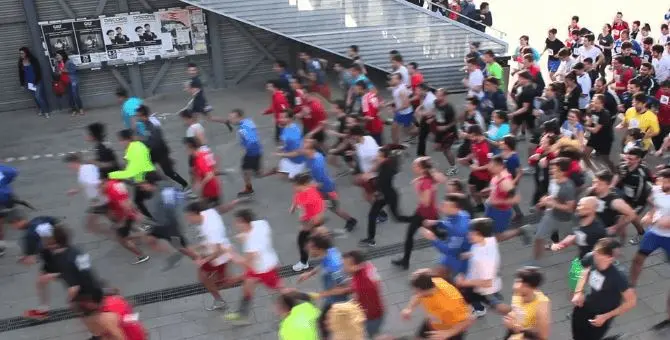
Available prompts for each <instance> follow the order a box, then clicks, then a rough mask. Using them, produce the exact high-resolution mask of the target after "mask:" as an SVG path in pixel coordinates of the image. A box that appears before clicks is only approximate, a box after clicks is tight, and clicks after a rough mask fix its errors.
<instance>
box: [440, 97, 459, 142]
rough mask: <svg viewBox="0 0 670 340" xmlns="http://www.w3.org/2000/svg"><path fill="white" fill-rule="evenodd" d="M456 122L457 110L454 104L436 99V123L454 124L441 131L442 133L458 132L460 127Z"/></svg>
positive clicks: (443, 124) (441, 124)
mask: <svg viewBox="0 0 670 340" xmlns="http://www.w3.org/2000/svg"><path fill="white" fill-rule="evenodd" d="M455 122H456V110H454V106H453V105H451V104H450V103H448V102H445V103H440V102H439V101H435V123H436V124H437V125H438V126H446V125H449V124H452V126H451V127H450V128H448V129H447V130H446V131H440V132H439V133H442V134H449V133H456V131H457V129H458V128H457V126H456V124H455Z"/></svg>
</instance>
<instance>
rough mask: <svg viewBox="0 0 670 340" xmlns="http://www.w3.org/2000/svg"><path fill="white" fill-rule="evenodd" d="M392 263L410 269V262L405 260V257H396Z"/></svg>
mask: <svg viewBox="0 0 670 340" xmlns="http://www.w3.org/2000/svg"><path fill="white" fill-rule="evenodd" d="M391 264H392V265H394V266H397V267H400V268H402V269H403V270H407V269H409V263H407V262H405V260H403V259H395V260H392V261H391Z"/></svg>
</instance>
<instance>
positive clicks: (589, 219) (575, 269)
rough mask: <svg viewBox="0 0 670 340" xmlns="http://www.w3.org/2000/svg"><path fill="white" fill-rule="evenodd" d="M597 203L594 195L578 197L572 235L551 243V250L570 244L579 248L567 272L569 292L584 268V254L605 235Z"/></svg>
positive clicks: (557, 249)
mask: <svg viewBox="0 0 670 340" xmlns="http://www.w3.org/2000/svg"><path fill="white" fill-rule="evenodd" d="M598 205H599V200H598V198H596V197H594V196H587V197H584V198H582V199H580V200H579V203H578V204H577V210H576V213H577V216H579V226H578V227H577V228H575V229H574V230H573V232H572V235H569V236H567V237H565V238H564V239H563V240H562V241H560V242H558V243H554V244H552V245H551V250H552V251H561V250H563V249H565V248H567V247H569V246H571V245H577V247H578V248H579V253H578V254H577V257H575V258H574V259H573V260H572V264H571V266H570V271H569V273H568V280H569V281H568V285H569V288H570V292H574V291H575V288H576V287H577V281H578V280H579V278H580V276H581V274H582V271H583V269H584V268H583V267H582V260H583V259H584V256H586V254H588V253H590V252H591V251H593V247H595V245H596V243H597V242H598V241H599V240H600V239H602V238H604V237H607V231H606V229H605V225H604V224H603V222H602V221H601V220H600V219H599V218H598V214H597V209H598Z"/></svg>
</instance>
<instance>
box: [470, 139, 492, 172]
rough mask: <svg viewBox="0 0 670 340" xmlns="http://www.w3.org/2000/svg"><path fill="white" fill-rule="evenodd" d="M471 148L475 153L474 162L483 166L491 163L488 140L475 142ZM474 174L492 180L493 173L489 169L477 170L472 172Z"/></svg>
mask: <svg viewBox="0 0 670 340" xmlns="http://www.w3.org/2000/svg"><path fill="white" fill-rule="evenodd" d="M470 150H471V152H472V154H473V155H474V158H473V159H472V162H473V164H475V165H477V166H483V165H486V164H489V161H490V160H491V158H490V157H489V152H490V151H489V143H488V142H487V141H485V140H484V141H481V142H478V143H475V142H473V143H472V145H471V147H470ZM472 176H475V177H477V178H478V179H481V180H483V181H489V180H491V173H490V172H489V171H488V170H476V171H473V172H472Z"/></svg>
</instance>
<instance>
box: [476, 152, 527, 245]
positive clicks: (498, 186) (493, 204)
mask: <svg viewBox="0 0 670 340" xmlns="http://www.w3.org/2000/svg"><path fill="white" fill-rule="evenodd" d="M512 140H513V139H512ZM488 171H489V172H490V173H491V175H492V176H493V177H492V178H491V183H490V186H489V198H488V199H487V201H486V210H485V211H484V216H486V217H488V218H490V219H491V220H492V221H493V234H494V235H495V236H496V238H497V240H498V241H501V242H502V241H505V240H507V239H509V238H510V237H514V236H519V235H521V236H522V237H525V238H527V237H526V234H525V233H523V232H522V229H516V230H515V232H513V233H506V231H507V228H509V225H510V222H511V221H512V214H513V209H512V207H513V206H514V205H515V204H517V203H518V202H519V201H520V199H521V197H520V196H519V195H518V194H516V192H515V190H516V185H515V183H514V178H513V177H512V175H511V174H510V173H509V172H508V171H507V167H506V166H505V159H504V158H503V157H502V156H501V155H496V156H493V158H491V162H490V163H489V164H488ZM524 243H526V244H528V243H529V242H528V240H527V239H526V240H524Z"/></svg>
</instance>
